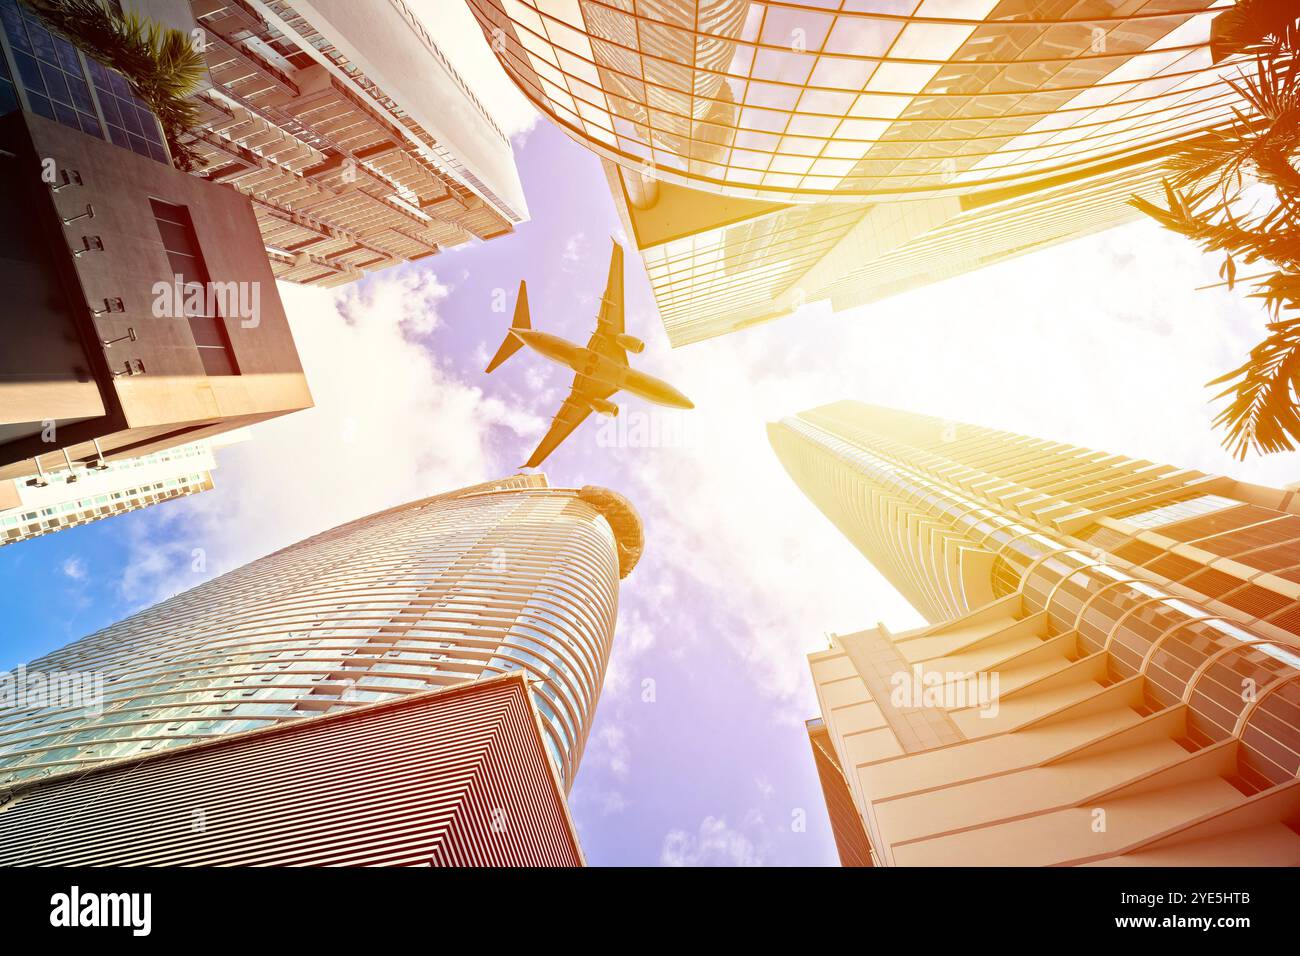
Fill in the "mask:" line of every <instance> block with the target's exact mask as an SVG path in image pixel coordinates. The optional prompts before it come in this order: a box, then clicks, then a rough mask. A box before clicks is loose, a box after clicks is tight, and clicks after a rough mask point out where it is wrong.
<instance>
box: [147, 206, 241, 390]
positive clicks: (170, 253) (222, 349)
mask: <svg viewBox="0 0 1300 956" xmlns="http://www.w3.org/2000/svg"><path fill="white" fill-rule="evenodd" d="M149 203H150V205H151V206H152V207H153V216H154V220H155V221H156V222H157V223H158V232H159V234H160V235H161V236H162V243H163V247H164V248H165V249H166V250H167V261H168V263H170V264H171V270H172V275H173V280H174V281H175V282H177V283H179V284H181V285H182V290H185V289H188V288H190V286H191V284H192V283H197V284H198V287H199V288H201V289H202V290H203V295H202V296H190V295H187V294H184V292H182V295H181V297H180V298H181V301H182V302H183V303H184V307H185V311H186V316H185V317H186V318H187V319H188V320H189V323H190V331H191V332H192V333H193V334H194V344H195V345H196V346H197V347H198V350H199V358H201V359H202V360H203V370H204V371H205V372H207V374H209V375H238V374H239V366H238V365H237V364H236V363H235V353H234V351H233V350H232V349H231V347H230V336H229V335H228V334H227V332H226V324H225V322H224V321H223V317H222V316H221V314H220V310H219V309H218V308H217V305H218V303H217V301H216V297H215V296H213V295H211V294H210V293H211V290H212V282H211V279H210V277H209V276H208V269H207V266H206V265H205V264H204V262H203V253H202V251H201V250H200V249H199V242H198V238H197V237H196V236H195V234H194V223H193V221H192V220H191V219H190V213H189V210H188V209H186V208H185V207H184V206H176V205H173V204H172V203H167V202H163V201H162V200H160V199H151V200H149ZM194 299H201V300H202V301H201V302H197V303H195V302H193V300H194Z"/></svg>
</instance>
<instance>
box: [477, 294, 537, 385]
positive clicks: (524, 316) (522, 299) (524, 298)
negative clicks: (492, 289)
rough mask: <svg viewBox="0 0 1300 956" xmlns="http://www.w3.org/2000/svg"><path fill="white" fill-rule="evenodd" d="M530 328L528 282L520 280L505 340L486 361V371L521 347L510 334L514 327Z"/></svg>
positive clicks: (491, 370)
mask: <svg viewBox="0 0 1300 956" xmlns="http://www.w3.org/2000/svg"><path fill="white" fill-rule="evenodd" d="M531 328H532V324H531V323H530V322H529V320H528V283H527V282H524V281H523V280H520V282H519V298H518V299H516V300H515V317H514V320H513V321H512V322H511V323H510V328H509V329H508V330H507V331H506V337H505V340H504V341H503V342H502V343H501V347H500V348H499V349H497V354H496V355H494V356H492V361H491V362H489V363H488V367H487V369H486V371H487V372H494V371H496V370H497V369H498V368H500V367H501V364H502V363H503V362H505V360H506V359H508V358H510V356H512V355H514V354H515V353H516V352H518V351H519V350H520V349H521V348H523V345H524V343H523V342H522V341H521V340H520V339H518V338H517V337H515V336H514V335H513V334H512V333H513V332H514V330H515V329H531Z"/></svg>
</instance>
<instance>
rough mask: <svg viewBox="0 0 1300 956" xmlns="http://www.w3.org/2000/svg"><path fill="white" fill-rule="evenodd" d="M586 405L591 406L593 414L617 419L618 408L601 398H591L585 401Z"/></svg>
mask: <svg viewBox="0 0 1300 956" xmlns="http://www.w3.org/2000/svg"><path fill="white" fill-rule="evenodd" d="M587 404H588V405H590V406H591V410H592V411H593V412H596V413H597V414H599V415H604V416H605V417H606V418H618V406H617V405H615V404H614V403H613V402H607V401H605V399H603V398H594V397H592V398H588V399H587Z"/></svg>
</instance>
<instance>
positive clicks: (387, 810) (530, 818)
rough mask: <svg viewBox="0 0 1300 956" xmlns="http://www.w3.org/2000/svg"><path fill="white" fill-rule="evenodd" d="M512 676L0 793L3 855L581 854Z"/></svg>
mask: <svg viewBox="0 0 1300 956" xmlns="http://www.w3.org/2000/svg"><path fill="white" fill-rule="evenodd" d="M582 862H583V859H582V851H581V849H580V848H579V846H578V840H577V835H576V833H575V832H574V829H573V824H572V821H571V820H570V819H569V815H568V809H567V807H566V805H565V799H564V789H563V786H562V784H561V782H560V780H559V777H558V775H557V774H556V772H555V769H554V767H553V766H552V764H551V762H550V760H549V759H548V758H547V755H546V751H545V749H544V747H543V741H542V732H541V726H540V724H539V722H538V715H537V711H536V709H535V708H534V706H533V704H532V694H531V693H530V692H529V687H528V681H527V680H526V679H525V678H524V677H523V675H522V674H519V673H514V674H508V675H504V676H500V677H491V678H484V679H482V680H479V681H471V682H469V683H462V684H455V685H452V686H450V687H447V688H445V689H443V690H438V691H430V692H427V693H421V694H414V695H410V696H406V697H401V698H398V699H396V700H391V701H385V702H380V703H375V704H368V705H365V706H362V707H359V708H357V709H355V710H349V711H341V712H338V713H333V714H328V715H325V716H322V717H320V718H318V719H316V720H311V721H300V722H297V723H285V724H276V725H272V726H269V727H265V728H262V729H258V730H250V731H247V732H244V733H240V734H235V735H232V736H228V737H221V738H218V739H216V740H213V741H207V742H203V743H198V744H195V745H193V746H189V747H181V748H175V749H171V750H166V751H162V752H159V753H153V754H142V755H139V756H135V757H127V758H125V759H122V760H115V761H111V762H107V763H104V764H100V765H99V766H97V767H94V768H92V769H91V770H90V771H88V772H78V773H75V774H63V775H60V776H59V777H58V778H56V779H52V780H48V781H29V782H28V783H26V784H24V785H22V786H19V787H16V788H12V789H9V790H7V791H5V792H3V793H0V865H4V866H71V865H75V866H530V867H532V866H543V867H551V866H581V865H582Z"/></svg>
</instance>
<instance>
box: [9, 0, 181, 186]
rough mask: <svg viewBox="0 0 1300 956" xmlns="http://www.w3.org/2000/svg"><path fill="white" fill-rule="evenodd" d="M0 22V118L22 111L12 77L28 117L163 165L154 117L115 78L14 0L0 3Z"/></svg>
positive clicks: (164, 155)
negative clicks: (0, 52) (3, 48)
mask: <svg viewBox="0 0 1300 956" xmlns="http://www.w3.org/2000/svg"><path fill="white" fill-rule="evenodd" d="M0 20H2V21H3V23H4V39H5V41H6V42H7V46H8V49H9V54H10V55H11V56H12V58H13V60H12V63H10V62H8V61H7V60H6V58H5V57H4V56H0V115H3V114H5V113H10V112H12V111H13V110H16V109H18V108H19V106H21V105H22V101H21V100H20V99H19V97H18V93H17V90H16V89H15V87H14V79H15V76H14V72H15V71H16V75H17V76H16V78H17V80H18V82H19V83H20V84H21V86H22V92H23V95H24V96H25V97H26V103H27V106H28V108H30V109H31V111H32V112H33V113H37V114H39V115H41V116H44V117H45V118H46V119H52V120H56V121H57V122H59V123H62V124H63V125H64V126H70V127H72V128H73V129H77V130H81V131H82V132H83V133H88V134H89V135H91V136H94V137H96V138H98V139H105V138H107V139H110V140H112V142H114V143H116V144H117V145H118V146H122V147H125V148H126V149H130V150H133V151H134V152H137V153H139V154H140V155H141V156H147V157H149V158H150V159H155V160H157V161H158V162H160V163H167V162H169V160H168V158H167V149H166V147H165V146H164V145H163V138H162V129H161V128H160V127H159V125H158V119H157V117H155V116H154V115H153V113H151V112H150V111H149V109H148V108H147V107H146V106H145V105H144V103H143V102H141V101H140V99H139V98H137V97H136V96H135V94H133V93H132V92H131V88H130V86H129V85H128V84H127V82H126V80H125V79H123V78H122V76H121V75H119V74H118V73H115V72H114V71H112V70H110V69H108V68H107V67H105V66H104V65H103V64H101V63H99V62H98V61H96V60H92V59H89V58H88V57H85V56H83V55H82V54H81V52H80V51H79V50H78V49H77V48H76V47H75V46H73V45H72V44H71V43H69V42H68V41H67V40H65V39H63V38H62V37H61V36H58V35H57V34H54V33H51V32H50V31H49V30H47V29H46V28H45V26H44V24H42V22H41V20H40V18H39V17H38V16H36V15H35V14H34V13H32V12H31V11H30V10H27V9H26V8H24V7H23V6H22V5H21V4H20V3H18V0H0ZM91 81H93V83H94V92H92V91H91V87H90V83H91ZM96 99H98V102H96ZM105 126H107V129H105Z"/></svg>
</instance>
